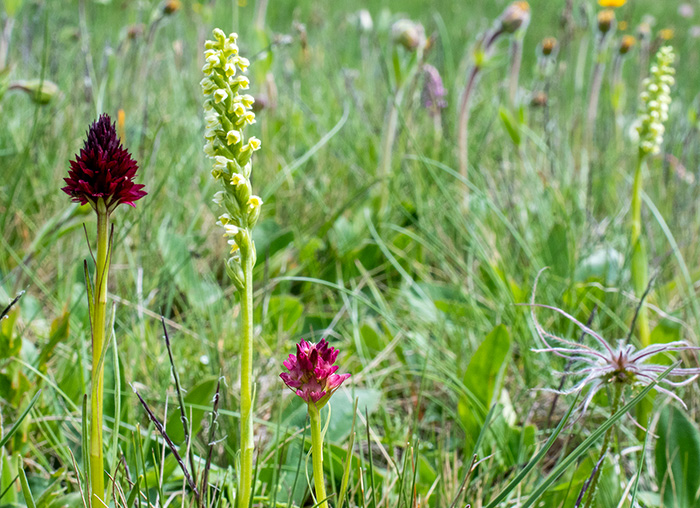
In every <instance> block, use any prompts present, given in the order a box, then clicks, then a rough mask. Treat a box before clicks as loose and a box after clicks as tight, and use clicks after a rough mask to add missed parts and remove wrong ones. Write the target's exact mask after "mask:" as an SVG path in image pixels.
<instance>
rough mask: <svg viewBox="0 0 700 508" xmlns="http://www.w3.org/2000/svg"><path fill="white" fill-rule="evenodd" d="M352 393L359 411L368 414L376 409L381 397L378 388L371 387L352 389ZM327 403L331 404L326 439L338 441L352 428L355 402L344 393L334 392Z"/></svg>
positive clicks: (333, 441)
mask: <svg viewBox="0 0 700 508" xmlns="http://www.w3.org/2000/svg"><path fill="white" fill-rule="evenodd" d="M353 395H354V396H355V397H356V399H357V407H358V408H360V411H361V412H362V413H364V412H365V410H366V411H367V413H368V414H370V415H371V414H372V413H374V412H375V411H376V410H377V408H378V407H379V403H380V401H381V398H382V392H381V391H380V390H374V389H371V388H357V389H355V390H353ZM329 404H330V406H331V421H330V423H329V425H328V430H327V431H326V440H328V441H330V442H332V443H339V442H341V441H343V440H344V439H345V438H346V437H347V436H348V434H350V431H351V430H352V421H353V418H354V415H353V410H354V407H355V404H354V402H353V401H352V400H350V399H349V398H348V397H346V396H345V394H344V393H336V394H335V395H334V396H333V397H331V400H330V402H329ZM324 411H325V410H324ZM324 417H325V416H324Z"/></svg>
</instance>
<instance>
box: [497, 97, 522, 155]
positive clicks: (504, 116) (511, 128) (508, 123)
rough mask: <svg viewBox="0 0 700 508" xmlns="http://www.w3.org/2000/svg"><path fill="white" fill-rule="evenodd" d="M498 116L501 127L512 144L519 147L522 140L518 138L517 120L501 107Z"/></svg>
mask: <svg viewBox="0 0 700 508" xmlns="http://www.w3.org/2000/svg"><path fill="white" fill-rule="evenodd" d="M498 116H500V117H501V121H502V122H503V127H505V129H506V132H507V133H508V135H509V136H510V139H511V141H513V144H514V145H515V146H518V147H519V146H520V143H521V141H522V138H521V137H520V128H519V126H518V122H517V120H516V119H515V118H514V117H513V115H512V113H511V112H510V111H508V110H507V109H506V108H504V107H503V106H501V107H499V108H498Z"/></svg>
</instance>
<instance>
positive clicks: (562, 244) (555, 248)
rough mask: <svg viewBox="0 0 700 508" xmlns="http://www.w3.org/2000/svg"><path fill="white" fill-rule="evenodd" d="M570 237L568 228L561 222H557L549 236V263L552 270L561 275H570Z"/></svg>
mask: <svg viewBox="0 0 700 508" xmlns="http://www.w3.org/2000/svg"><path fill="white" fill-rule="evenodd" d="M569 259H570V256H569V239H568V237H567V228H566V227H565V226H564V225H563V224H561V223H557V224H555V225H554V226H553V227H552V229H551V230H550V232H549V236H548V237H547V263H548V264H549V265H550V266H551V268H552V271H553V272H554V273H555V274H556V275H558V276H560V277H568V276H569Z"/></svg>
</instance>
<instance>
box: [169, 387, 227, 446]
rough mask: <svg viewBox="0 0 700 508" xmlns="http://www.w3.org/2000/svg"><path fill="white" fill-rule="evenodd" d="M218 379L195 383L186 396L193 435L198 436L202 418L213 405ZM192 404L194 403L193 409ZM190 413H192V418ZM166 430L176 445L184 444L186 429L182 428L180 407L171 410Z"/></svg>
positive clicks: (186, 407) (186, 411)
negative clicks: (212, 400)
mask: <svg viewBox="0 0 700 508" xmlns="http://www.w3.org/2000/svg"><path fill="white" fill-rule="evenodd" d="M218 381H219V378H217V377H213V378H209V379H205V380H204V381H201V382H200V383H198V384H197V385H195V386H194V388H192V389H191V390H190V391H189V392H187V395H186V396H185V414H186V415H187V418H188V419H190V420H191V421H190V424H191V425H192V435H193V436H196V435H197V434H198V433H199V431H200V429H201V428H202V419H203V418H204V414H205V413H208V412H209V409H208V407H209V406H211V399H212V397H213V396H214V392H216V383H217V382H218ZM190 404H191V405H192V408H191V411H190ZM190 414H191V415H192V416H191V418H190ZM166 432H167V433H168V436H169V437H170V439H172V441H173V443H175V444H176V445H181V444H182V445H184V443H185V431H184V429H183V428H182V421H181V420H180V409H179V408H178V407H174V408H172V409H171V410H170V414H169V415H168V423H167V425H166Z"/></svg>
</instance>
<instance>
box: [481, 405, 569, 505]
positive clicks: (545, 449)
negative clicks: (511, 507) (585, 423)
mask: <svg viewBox="0 0 700 508" xmlns="http://www.w3.org/2000/svg"><path fill="white" fill-rule="evenodd" d="M577 402H578V396H577V397H576V399H575V400H574V401H573V403H572V404H571V406H569V410H568V411H567V412H566V414H565V415H564V418H562V419H561V421H560V422H559V425H557V427H556V429H554V432H553V433H552V435H551V436H549V439H548V440H547V442H546V443H545V445H544V446H543V447H542V449H541V450H540V451H539V452H538V453H537V455H535V456H534V457H533V458H532V460H531V461H530V462H528V463H527V465H526V466H525V467H524V468H523V470H522V471H520V473H519V474H518V476H516V477H515V478H513V480H512V481H511V482H510V483H509V484H508V485H507V486H506V488H505V489H503V491H502V492H501V493H500V494H498V496H496V499H494V500H493V501H491V502H490V503H489V504H488V505H487V506H486V508H494V507H495V506H497V505H498V503H500V502H501V501H503V500H504V499H505V498H506V497H507V496H508V494H510V493H511V491H512V490H513V489H514V488H515V487H517V486H518V484H520V482H522V481H523V479H524V478H525V476H527V474H528V473H529V472H530V471H531V470H532V468H533V467H535V466H536V465H537V463H538V462H539V461H540V460H542V459H543V458H544V456H545V454H546V453H547V452H548V451H549V449H550V448H551V447H552V445H553V444H554V442H555V441H556V439H557V437H558V436H559V434H560V433H561V431H562V430H563V429H564V425H566V422H568V421H569V418H570V417H571V413H573V411H574V408H575V407H576V404H577Z"/></svg>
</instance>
